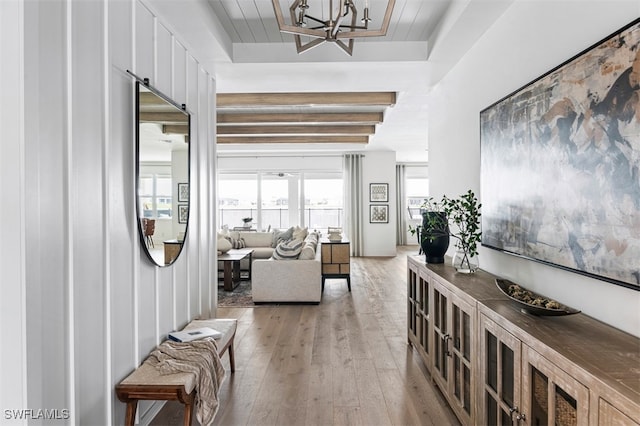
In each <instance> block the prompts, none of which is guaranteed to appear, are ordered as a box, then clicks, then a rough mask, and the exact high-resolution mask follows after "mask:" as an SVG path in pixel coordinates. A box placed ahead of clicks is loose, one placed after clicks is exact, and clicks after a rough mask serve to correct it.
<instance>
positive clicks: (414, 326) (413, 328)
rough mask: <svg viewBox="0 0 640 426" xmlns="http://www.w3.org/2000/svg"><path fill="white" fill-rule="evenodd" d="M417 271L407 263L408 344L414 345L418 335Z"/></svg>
mask: <svg viewBox="0 0 640 426" xmlns="http://www.w3.org/2000/svg"><path fill="white" fill-rule="evenodd" d="M417 315H418V270H417V268H416V267H415V265H413V264H411V263H409V264H408V268H407V326H408V330H409V331H408V333H409V343H414V342H415V341H416V339H417V335H418V322H417Z"/></svg>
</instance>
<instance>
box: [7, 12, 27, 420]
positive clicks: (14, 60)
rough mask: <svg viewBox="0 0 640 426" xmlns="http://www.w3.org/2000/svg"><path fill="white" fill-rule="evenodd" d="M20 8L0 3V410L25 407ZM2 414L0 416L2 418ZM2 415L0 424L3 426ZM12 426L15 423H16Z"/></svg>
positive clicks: (22, 109)
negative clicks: (0, 201) (0, 138)
mask: <svg viewBox="0 0 640 426" xmlns="http://www.w3.org/2000/svg"><path fill="white" fill-rule="evenodd" d="M23 15H24V3H23V2H19V1H2V2H0V58H2V60H0V128H1V129H2V141H1V142H0V197H2V198H1V199H2V200H5V202H4V203H3V204H2V207H1V208H0V235H2V240H3V242H4V243H3V244H0V377H1V378H2V379H1V380H0V405H2V408H3V409H4V408H11V407H16V408H19V407H26V406H27V395H26V391H27V359H26V356H27V347H26V345H27V336H26V326H27V323H26V321H27V318H26V317H27V306H26V294H25V289H26V277H25V269H26V259H25V253H24V250H25V235H24V233H25V228H26V224H25V221H24V216H25V197H26V194H25V173H24V164H25V161H24V149H25V140H24V125H23V124H24V122H23V120H24V102H23V98H24V97H23V92H24V77H23V73H24V58H23V43H24V40H23V34H24V22H23ZM3 414H4V413H3ZM3 418H4V415H2V417H0V423H2V424H4V420H1V419H3ZM14 424H20V423H18V422H15V423H14Z"/></svg>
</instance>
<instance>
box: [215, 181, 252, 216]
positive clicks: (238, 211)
mask: <svg viewBox="0 0 640 426" xmlns="http://www.w3.org/2000/svg"><path fill="white" fill-rule="evenodd" d="M257 205H258V176H257V175H256V174H243V175H230V174H229V175H226V174H221V175H220V179H219V183H218V214H219V223H220V227H222V226H224V225H226V226H228V227H229V229H233V228H234V227H236V226H242V225H243V224H244V222H243V221H242V219H243V218H245V217H251V218H253V222H254V223H255V221H256V220H257V215H258V213H257Z"/></svg>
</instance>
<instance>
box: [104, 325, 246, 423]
mask: <svg viewBox="0 0 640 426" xmlns="http://www.w3.org/2000/svg"><path fill="white" fill-rule="evenodd" d="M236 326H237V321H236V320H235V319H210V320H194V321H192V322H190V323H189V324H188V325H187V326H186V327H185V330H188V329H192V328H200V327H211V328H213V329H215V330H218V331H220V332H221V333H222V337H221V338H219V339H216V344H217V347H218V354H219V355H220V357H222V355H223V354H224V352H225V351H228V352H229V365H230V367H231V372H232V373H233V372H234V371H235V369H236V368H235V359H234V354H233V339H234V337H235V335H236ZM195 387H196V381H195V376H194V375H193V374H191V373H175V374H166V375H161V374H160V373H159V372H158V371H157V370H156V368H155V367H154V366H153V365H151V364H149V363H147V362H146V361H145V362H143V363H142V365H140V367H138V368H136V369H135V370H134V371H133V372H132V373H131V374H130V375H129V376H127V377H126V378H125V379H124V380H123V381H121V382H120V383H119V384H118V385H116V395H117V396H118V399H119V400H120V401H122V402H124V403H126V404H127V412H126V417H125V424H126V425H128V426H133V425H134V422H135V419H136V410H137V408H138V401H140V400H152V401H179V402H181V403H183V404H184V425H185V426H188V425H190V424H191V419H192V416H193V405H194V402H195V396H196V389H195Z"/></svg>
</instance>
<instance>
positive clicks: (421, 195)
mask: <svg viewBox="0 0 640 426" xmlns="http://www.w3.org/2000/svg"><path fill="white" fill-rule="evenodd" d="M405 182H406V188H405V190H406V194H407V209H408V211H409V219H422V216H421V215H420V204H422V203H423V202H424V199H425V198H427V197H428V196H429V180H428V179H427V178H409V177H407V179H406V181H405Z"/></svg>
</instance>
